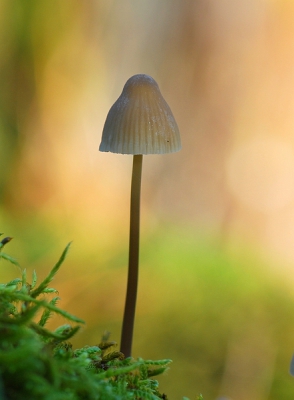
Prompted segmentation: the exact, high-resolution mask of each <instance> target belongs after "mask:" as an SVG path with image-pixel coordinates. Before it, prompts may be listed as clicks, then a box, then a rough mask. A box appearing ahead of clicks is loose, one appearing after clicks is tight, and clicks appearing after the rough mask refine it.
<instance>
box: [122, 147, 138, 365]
mask: <svg viewBox="0 0 294 400" xmlns="http://www.w3.org/2000/svg"><path fill="white" fill-rule="evenodd" d="M142 162H143V156H142V155H141V154H139V155H134V158H133V174H132V186H131V212H130V242H129V270H128V283H127V295H126V303H125V311H124V318H123V326H122V334H121V348H120V351H121V352H122V353H123V354H124V355H125V356H126V357H130V356H131V353H132V341H133V331H134V321H135V310H136V299H137V287H138V273H139V236H140V193H141V175H142Z"/></svg>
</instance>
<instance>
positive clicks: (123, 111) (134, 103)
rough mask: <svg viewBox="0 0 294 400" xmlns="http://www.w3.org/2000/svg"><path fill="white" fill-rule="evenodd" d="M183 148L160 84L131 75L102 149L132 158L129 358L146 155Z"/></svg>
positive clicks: (125, 337)
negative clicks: (131, 156)
mask: <svg viewBox="0 0 294 400" xmlns="http://www.w3.org/2000/svg"><path fill="white" fill-rule="evenodd" d="M180 149H181V138H180V133H179V129H178V126H177V123H176V121H175V119H174V116H173V114H172V112H171V109H170V108H169V106H168V104H167V103H166V101H165V100H164V98H163V97H162V95H161V93H160V90H159V87H158V85H157V83H156V82H155V80H154V79H153V78H151V77H150V76H148V75H144V74H138V75H134V76H132V77H131V78H130V79H129V80H128V81H127V82H126V84H125V86H124V88H123V91H122V93H121V95H120V97H119V98H118V99H117V100H116V102H115V103H114V104H113V106H112V107H111V109H110V110H109V113H108V115H107V118H106V121H105V124H104V128H103V133H102V140H101V144H100V147H99V150H100V151H105V152H108V151H110V152H112V153H120V154H132V155H133V172H132V183H131V208H130V239H129V266H128V281H127V294H126V302H125V309H124V317H123V326H122V335H121V349H120V350H121V352H122V353H123V354H124V355H125V356H126V357H130V356H131V350H132V340H133V329H134V320H135V308H136V298H137V286H138V269H139V268H138V266H139V232H140V192H141V173H142V161H143V154H164V153H172V152H176V151H179V150H180Z"/></svg>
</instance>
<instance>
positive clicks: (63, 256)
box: [31, 243, 71, 297]
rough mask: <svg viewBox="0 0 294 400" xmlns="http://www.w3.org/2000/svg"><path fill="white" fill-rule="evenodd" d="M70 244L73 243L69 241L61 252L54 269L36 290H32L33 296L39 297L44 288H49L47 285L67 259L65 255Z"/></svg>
mask: <svg viewBox="0 0 294 400" xmlns="http://www.w3.org/2000/svg"><path fill="white" fill-rule="evenodd" d="M70 245H71V243H68V245H67V246H66V248H65V249H64V250H63V252H62V254H61V257H60V258H59V260H58V261H57V263H56V264H55V265H54V267H53V268H52V270H51V272H50V273H49V275H48V276H47V277H46V278H45V279H44V280H43V282H41V283H40V285H39V286H38V287H37V288H36V289H35V290H33V291H32V292H31V296H32V297H37V296H38V295H39V294H41V293H43V292H44V290H45V289H46V288H47V286H48V285H49V283H50V282H51V281H52V279H53V278H54V276H55V274H56V273H57V271H58V270H59V268H60V267H61V265H62V263H63V261H64V260H65V257H66V255H67V253H68V250H69V247H70Z"/></svg>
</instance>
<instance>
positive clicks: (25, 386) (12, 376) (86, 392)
mask: <svg viewBox="0 0 294 400" xmlns="http://www.w3.org/2000/svg"><path fill="white" fill-rule="evenodd" d="M2 247H3V246H2ZM69 247H70V245H68V246H67V247H66V248H65V250H64V251H63V253H62V255H61V257H60V259H59V260H58V262H57V263H56V264H55V266H54V267H53V269H52V270H51V271H50V273H49V274H48V276H47V277H46V278H45V279H44V280H43V281H42V282H41V283H40V284H39V285H37V276H36V273H35V272H34V273H33V276H32V281H31V282H28V281H27V275H26V271H25V270H24V271H22V276H21V278H17V279H14V280H13V281H10V282H8V283H6V284H0V398H1V399H3V400H24V399H30V400H39V399H42V400H95V399H107V400H108V399H110V400H112V399H113V400H120V399H148V400H156V399H167V396H166V395H164V394H161V393H160V392H159V390H158V382H157V381H156V380H155V379H154V376H156V375H158V374H161V373H163V372H164V371H165V370H166V369H167V367H168V365H169V364H170V362H171V360H168V359H166V360H159V361H152V360H143V359H141V358H139V359H137V360H135V359H133V358H131V357H129V358H125V357H124V355H123V354H122V353H120V352H118V351H116V350H115V345H116V343H115V342H112V341H109V335H108V334H105V335H104V336H103V337H102V340H101V343H100V344H99V345H98V346H84V347H83V348H80V349H73V346H72V345H71V343H70V342H69V339H70V338H71V337H72V336H73V335H75V334H76V332H77V331H78V330H79V328H80V326H81V324H83V321H82V320H81V319H80V318H77V317H75V316H74V315H72V314H69V313H68V312H66V311H64V310H62V309H60V308H58V307H57V302H58V300H59V297H58V296H55V297H53V299H51V300H50V301H48V300H45V298H46V296H48V294H49V295H50V294H51V293H57V291H56V290H55V289H53V288H49V287H48V285H49V283H50V282H51V281H52V279H53V278H54V276H55V274H56V273H57V271H58V270H59V268H60V266H61V265H62V263H63V261H64V259H65V257H66V254H67V252H68V250H69ZM0 254H1V257H2V258H3V259H4V260H6V261H9V262H12V263H14V264H16V261H15V260H14V259H13V258H12V257H10V256H8V255H7V254H5V253H3V252H1V253H0ZM55 314H60V315H62V316H63V317H64V318H66V319H67V320H68V323H67V324H65V325H62V326H60V327H59V328H57V329H56V330H55V331H50V330H48V329H46V328H45V325H46V323H47V321H48V319H49V318H50V317H51V316H52V315H55Z"/></svg>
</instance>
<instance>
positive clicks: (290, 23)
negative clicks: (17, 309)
mask: <svg viewBox="0 0 294 400" xmlns="http://www.w3.org/2000/svg"><path fill="white" fill-rule="evenodd" d="M0 43H1V46H0V87H1V90H0V231H1V232H4V233H5V235H6V236H13V237H14V240H13V242H11V243H10V244H9V245H8V246H7V248H6V249H7V253H9V254H10V255H12V256H15V257H17V258H18V260H19V262H20V264H21V266H22V267H23V268H27V271H28V273H29V274H31V273H32V271H33V270H34V269H36V271H37V274H38V277H39V281H40V280H41V279H42V278H44V277H45V275H46V274H47V273H48V272H49V270H50V268H51V267H52V266H53V265H54V262H55V261H57V259H58V257H59V255H60V254H61V252H62V250H63V248H64V247H65V245H66V244H67V242H69V241H71V240H72V241H73V243H72V248H71V251H70V254H69V256H68V258H67V260H66V262H65V264H64V266H63V268H62V269H61V271H60V273H59V275H57V277H56V279H55V280H54V282H53V283H52V286H53V287H55V288H57V289H58V290H59V291H60V295H61V301H60V303H59V305H60V307H62V308H64V309H66V310H68V311H70V312H72V313H74V314H76V315H78V316H79V317H81V318H84V319H85V320H86V322H87V324H86V325H85V327H83V329H82V331H81V332H80V333H79V334H78V335H77V337H76V338H75V339H74V340H73V342H74V345H75V346H83V345H85V344H89V345H94V344H97V343H99V341H100V337H101V335H102V333H103V332H104V331H105V330H108V331H110V332H111V338H112V340H116V341H118V342H119V340H120V329H121V320H122V314H123V307H124V295H125V288H126V273H127V253H128V248H127V247H128V228H129V226H128V225H129V191H130V175H131V164H132V158H131V157H129V156H123V155H117V154H110V153H99V152H98V147H99V144H100V139H101V133H102V129H103V124H104V121H105V118H106V115H107V112H108V110H109V108H110V107H111V105H112V104H113V102H114V101H115V100H116V99H117V97H118V96H119V95H120V93H121V91H122V88H123V85H124V83H125V82H126V80H127V79H128V78H129V77H130V76H132V75H134V74H137V73H145V74H148V75H151V76H152V77H153V78H154V79H155V80H156V81H157V82H158V84H159V87H160V89H161V92H162V94H163V96H164V97H165V99H166V100H167V102H168V103H169V105H170V107H171V109H172V110H173V113H174V116H175V118H176V120H177V122H178V125H179V128H180V131H181V135H182V144H183V149H182V150H181V151H180V152H179V153H175V154H171V155H165V156H158V155H156V156H146V157H144V166H143V188H142V203H143V204H142V225H141V226H142V234H141V266H140V287H139V298H138V307H137V320H136V328H135V337H134V347H133V355H134V356H135V357H138V356H141V357H144V358H147V359H149V358H154V359H161V358H171V359H173V364H172V365H171V369H170V370H169V371H168V373H166V374H165V376H163V377H159V382H160V386H159V387H160V389H161V391H162V392H164V393H166V394H167V395H168V396H169V399H171V400H175V399H180V398H182V396H184V395H185V396H188V397H190V398H191V399H193V398H195V397H196V395H197V394H199V393H202V394H203V395H204V398H205V400H215V399H218V400H220V399H230V400H248V399H250V400H277V399H279V400H288V399H290V398H292V397H293V396H294V378H292V377H291V376H290V375H289V372H288V371H289V363H290V360H291V357H292V353H293V351H294V293H293V280H294V90H293V87H294V2H291V1H287V0H185V1H183V0H161V1H155V0H136V1H130V0H107V1H103V0H84V1H78V0H71V1H57V0H43V1H37V0H27V1H21V0H14V1H10V0H1V2H0ZM18 274H19V272H18V270H17V269H13V268H12V267H10V266H9V264H7V263H5V262H4V261H3V262H1V269H0V277H1V281H3V282H4V281H6V280H8V279H13V278H14V277H16V276H18ZM60 322H61V323H64V322H63V321H58V320H57V321H56V319H54V320H52V326H54V324H56V325H58V324H60Z"/></svg>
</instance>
